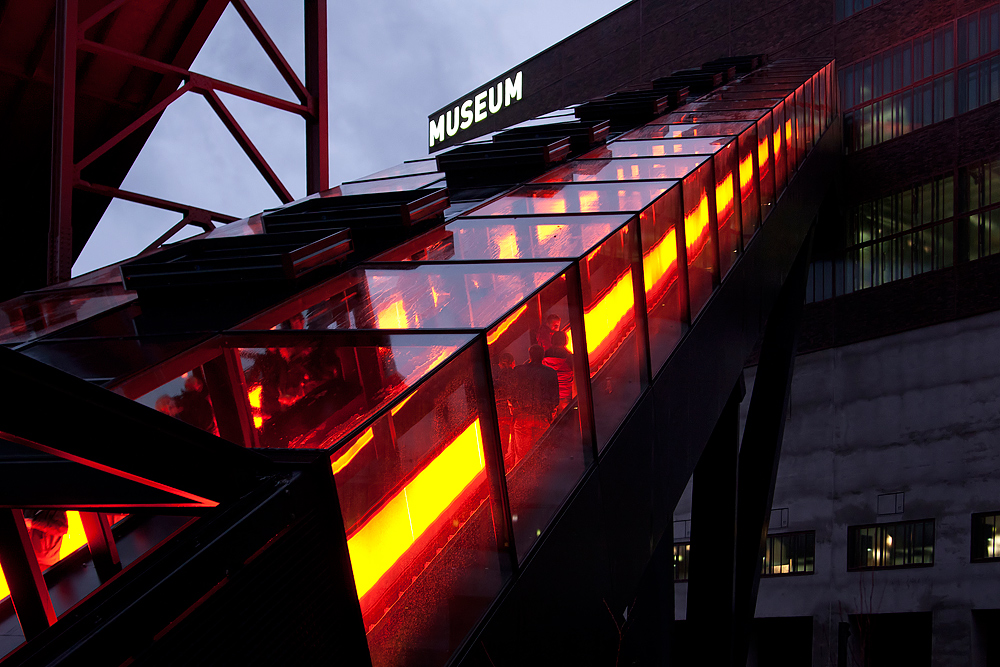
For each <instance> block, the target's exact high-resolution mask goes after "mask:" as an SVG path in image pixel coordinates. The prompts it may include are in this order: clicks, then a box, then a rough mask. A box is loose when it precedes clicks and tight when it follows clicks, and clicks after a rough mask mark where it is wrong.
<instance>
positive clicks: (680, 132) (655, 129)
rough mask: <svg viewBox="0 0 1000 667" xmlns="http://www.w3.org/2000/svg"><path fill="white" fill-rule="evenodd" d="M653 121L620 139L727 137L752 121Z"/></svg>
mask: <svg viewBox="0 0 1000 667" xmlns="http://www.w3.org/2000/svg"><path fill="white" fill-rule="evenodd" d="M656 122H658V121H653V123H650V124H649V125H646V126H645V127H640V128H638V129H636V130H632V131H631V132H629V133H628V134H626V135H623V136H622V137H620V138H619V139H620V140H621V141H628V140H642V139H681V138H683V137H725V136H731V135H734V134H740V133H741V132H743V131H744V130H746V129H747V128H748V127H750V126H751V123H747V122H741V123H671V124H669V125H656V124H654V123H656Z"/></svg>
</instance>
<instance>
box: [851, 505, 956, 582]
mask: <svg viewBox="0 0 1000 667" xmlns="http://www.w3.org/2000/svg"><path fill="white" fill-rule="evenodd" d="M927 523H930V526H931V538H930V546H931V558H930V562H929V563H906V564H902V565H878V564H876V565H854V566H852V565H851V558H852V555H853V554H854V553H855V552H856V550H857V549H856V545H857V537H858V536H859V534H860V531H861V530H864V529H867V528H875V529H876V530H880V529H881V530H885V529H886V528H888V527H891V526H907V525H910V526H914V525H917V524H927ZM936 538H937V521H936V520H935V519H934V518H933V517H929V518H924V519H911V520H908V521H882V522H879V523H866V524H860V525H855V526H848V527H847V571H848V572H868V571H873V570H902V569H908V568H916V567H934V544H935V542H936Z"/></svg>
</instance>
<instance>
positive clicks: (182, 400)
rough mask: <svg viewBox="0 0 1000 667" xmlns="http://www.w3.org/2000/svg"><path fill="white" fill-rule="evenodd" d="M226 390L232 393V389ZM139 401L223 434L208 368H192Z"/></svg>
mask: <svg viewBox="0 0 1000 667" xmlns="http://www.w3.org/2000/svg"><path fill="white" fill-rule="evenodd" d="M224 389H226V390H227V391H229V392H231V389H230V388H229V387H225V388H224ZM135 400H136V402H137V403H142V404H143V405H145V406H146V407H149V408H153V409H154V410H156V411H158V412H162V413H163V414H165V415H169V416H171V417H176V418H177V419H180V420H181V421H182V422H185V423H187V424H190V425H191V426H194V427H196V428H200V429H201V430H203V431H206V432H208V433H211V434H213V435H219V427H218V426H217V425H216V421H215V410H214V409H213V407H212V398H211V396H210V395H209V391H208V386H207V384H206V382H205V369H204V368H203V367H202V366H197V367H195V368H192V369H191V370H189V371H187V372H186V373H184V374H183V375H181V376H179V377H177V378H174V379H173V380H171V381H170V382H167V383H166V384H164V385H161V386H160V387H158V388H156V389H154V390H153V391H151V392H148V393H146V394H144V395H143V396H140V397H139V398H137V399H135ZM236 442H239V441H236ZM240 444H242V443H240Z"/></svg>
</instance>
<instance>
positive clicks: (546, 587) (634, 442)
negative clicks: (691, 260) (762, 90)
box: [455, 122, 840, 665]
mask: <svg viewBox="0 0 1000 667" xmlns="http://www.w3.org/2000/svg"><path fill="white" fill-rule="evenodd" d="M839 146H840V136H839V129H838V125H837V123H836V122H835V123H834V124H833V126H832V128H831V129H830V130H828V131H827V132H826V134H825V135H824V136H823V137H822V139H821V141H820V143H819V144H818V145H817V147H816V148H815V149H814V150H813V152H812V153H811V154H810V155H809V156H808V157H807V159H806V160H805V162H804V163H803V164H802V166H801V167H800V169H799V171H798V172H797V173H796V175H795V176H794V178H793V179H792V180H791V181H790V183H789V185H788V187H787V189H786V190H785V192H784V194H783V195H782V196H781V198H780V199H779V200H778V202H777V204H776V205H775V206H774V207H773V209H772V211H771V214H770V215H769V216H768V217H767V218H766V220H765V222H764V224H763V226H762V228H761V229H760V230H759V231H758V233H757V234H756V235H755V237H754V238H753V240H752V241H751V242H750V243H749V244H748V245H747V248H746V252H745V253H744V254H743V256H742V257H741V258H740V259H739V260H738V261H737V262H736V264H735V265H734V267H733V268H732V270H730V272H729V274H728V275H727V276H726V279H725V280H724V281H723V283H722V284H721V286H720V287H719V289H717V290H716V291H715V293H714V295H713V297H712V299H711V300H710V301H709V302H708V304H707V305H706V306H705V307H704V308H703V309H702V312H701V314H700V315H699V316H698V318H697V319H696V320H695V321H694V323H693V325H692V328H691V330H690V332H689V333H688V335H687V336H686V337H685V338H684V340H683V341H682V342H681V344H680V345H679V347H678V348H677V350H676V351H675V352H674V353H673V355H672V356H671V357H670V359H669V360H668V361H667V363H666V364H665V366H664V367H663V368H662V369H661V370H660V371H659V373H658V374H657V375H656V377H655V378H654V381H653V385H652V387H651V388H650V389H648V390H647V392H646V394H645V396H644V397H643V399H642V400H640V402H639V404H638V406H637V407H636V408H634V409H633V411H632V412H631V413H630V415H629V417H628V418H627V419H626V421H625V422H624V424H623V425H622V427H621V428H620V429H619V431H618V432H617V433H616V435H615V437H614V438H613V439H612V441H611V443H609V444H608V445H607V447H605V449H604V451H603V453H602V455H601V457H600V459H599V460H598V466H597V471H596V473H591V474H590V476H589V477H588V478H587V479H586V482H585V483H584V484H583V486H582V487H581V488H580V489H579V490H578V492H577V493H576V494H575V495H574V496H573V497H572V498H571V499H570V501H568V503H567V505H566V506H565V509H564V511H563V513H562V514H561V515H560V516H559V517H558V518H557V519H556V521H555V522H554V524H553V525H552V527H551V528H550V533H549V534H548V536H547V537H546V538H545V539H544V540H543V541H542V542H541V543H540V545H539V546H538V548H537V549H536V550H535V551H534V552H533V554H532V555H531V557H530V558H529V559H528V560H527V561H526V562H525V563H524V564H523V566H522V570H521V574H520V576H519V577H518V579H517V580H516V581H515V583H514V584H513V586H512V587H511V590H510V592H509V593H508V594H507V595H506V596H504V597H502V598H501V599H500V600H498V602H497V603H496V604H495V605H494V611H493V613H492V614H491V616H490V617H489V618H488V619H487V620H486V621H485V622H484V623H483V624H482V626H481V630H480V632H479V633H478V634H477V635H473V636H472V637H471V638H470V640H469V642H468V643H467V646H468V647H470V648H469V649H468V652H467V654H466V655H459V656H456V659H455V663H456V664H469V665H478V664H484V663H483V662H482V661H483V660H484V655H487V654H488V658H489V660H491V661H492V663H493V664H496V665H500V664H517V663H518V662H519V660H520V659H522V658H523V656H525V655H531V656H533V657H535V656H537V657H538V661H539V662H542V663H544V662H545V661H546V660H547V659H548V660H549V661H550V662H552V664H595V663H604V662H607V663H608V664H610V663H611V662H613V661H614V660H615V658H614V657H613V656H614V655H616V654H617V653H618V650H619V646H620V647H621V651H622V653H621V656H620V657H625V658H627V659H633V660H637V661H639V664H648V663H651V662H653V661H654V660H657V661H661V662H662V661H664V660H665V657H664V656H665V655H666V653H667V652H668V650H669V645H668V643H669V639H668V633H669V630H668V629H666V628H667V625H668V622H669V621H672V619H673V593H672V591H673V585H672V540H670V539H669V537H668V536H669V534H668V533H667V534H665V533H666V530H667V528H668V526H669V525H670V520H671V513H672V511H673V508H674V506H675V505H676V503H677V500H678V498H679V497H680V495H681V493H682V492H683V490H684V487H685V486H686V484H687V481H688V479H690V477H691V475H692V473H693V472H694V468H695V465H696V464H697V462H698V460H699V459H700V458H701V454H702V451H703V449H704V447H705V445H706V443H707V442H708V441H709V438H710V436H711V434H712V432H713V431H714V429H715V426H716V424H717V422H718V420H719V417H720V415H721V414H722V412H723V409H724V407H725V405H726V403H727V401H728V400H729V398H730V395H731V392H732V388H733V386H734V384H735V383H736V381H737V378H738V377H739V375H740V373H742V371H743V367H744V364H745V362H746V360H747V359H748V358H749V357H750V355H751V354H752V352H753V350H754V346H755V344H756V342H757V341H758V339H759V338H760V336H761V334H762V332H763V330H764V325H765V322H766V321H767V318H768V316H769V315H770V313H771V310H772V308H773V307H774V305H775V302H776V299H777V297H778V294H779V292H780V290H781V288H782V285H783V284H784V282H785V279H786V277H787V275H788V272H789V271H790V269H791V267H792V264H793V262H794V260H795V258H796V256H797V254H798V252H799V250H800V249H801V248H802V246H803V243H804V241H805V239H806V236H807V234H808V232H809V230H810V228H811V226H812V224H811V221H813V220H814V219H815V217H816V215H817V213H818V211H819V208H820V205H821V203H822V201H823V197H824V193H825V192H826V190H827V189H828V188H829V187H830V186H831V185H832V181H833V177H834V174H835V173H836V167H837V163H838V160H839ZM650 409H651V410H652V414H653V420H652V421H650V420H649V412H648V410H650ZM645 443H652V452H651V453H652V456H651V461H650V462H649V464H648V470H647V471H645V472H644V473H641V474H640V473H637V472H636V470H635V467H634V466H635V465H636V461H637V459H638V458H642V456H643V455H641V454H636V455H635V456H633V454H632V452H631V451H630V450H631V449H633V448H637V449H639V450H640V451H645V447H646V444H645ZM595 477H596V478H598V479H600V480H601V481H600V483H601V485H602V487H604V488H606V489H607V493H606V494H605V493H597V492H595V491H594V490H593V489H592V487H593V484H594V479H595ZM629 480H631V481H632V482H633V483H634V484H635V485H636V486H637V487H638V486H639V485H640V484H641V483H642V480H649V482H648V483H649V485H650V488H649V494H648V495H647V494H646V493H645V492H644V491H643V490H641V489H638V488H636V489H631V490H630V492H629V493H630V494H632V497H633V498H634V500H633V502H634V503H635V506H632V507H628V508H625V509H623V508H622V506H621V505H619V504H614V505H613V504H611V501H610V497H611V496H612V493H613V492H615V493H621V488H620V487H621V484H624V483H627V482H628V481H629ZM616 487H617V488H616ZM647 498H648V500H647ZM645 514H648V515H649V516H650V517H651V522H652V526H651V530H650V550H648V551H647V550H640V549H637V548H636V547H635V546H634V545H632V546H628V545H615V546H614V547H610V546H609V545H611V543H612V541H613V540H615V539H616V537H617V535H616V533H615V531H614V529H612V528H610V527H609V526H611V525H613V524H614V522H616V521H617V522H627V521H633V520H634V521H636V523H638V522H640V521H642V519H638V518H635V515H639V516H642V515H645ZM629 515H632V516H629ZM595 531H596V533H597V534H595ZM664 537H667V539H664ZM630 544H631V543H630ZM624 559H633V560H632V562H630V563H625V562H624ZM636 571H641V572H642V577H641V579H639V580H638V584H636V585H634V586H633V587H632V588H631V589H630V590H625V588H624V586H623V585H622V584H623V583H625V582H632V581H635V580H636V577H635V574H634V573H635V572H636ZM618 575H620V576H618ZM568 579H572V586H570V585H569V582H568V581H567V580H568ZM619 587H621V588H619ZM621 599H630V600H631V602H630V606H629V614H628V620H627V621H625V620H624V611H625V610H624V609H614V608H612V607H611V606H610V605H611V603H612V602H615V603H617V604H620V602H618V601H619V600H621ZM605 605H606V606H605ZM603 623H606V625H603ZM619 628H620V629H621V631H622V633H623V634H622V637H621V642H620V643H619V635H618V632H619ZM609 632H610V633H614V635H613V636H612V637H611V638H609V635H608V634H605V633H609ZM471 647H476V648H475V649H474V650H473V649H472V648H471ZM555 651H558V653H554V652H555ZM606 655H610V656H612V657H605V656H606ZM466 656H467V659H468V662H467V663H466V662H465V660H466ZM486 664H488V663H486ZM619 664H621V663H619Z"/></svg>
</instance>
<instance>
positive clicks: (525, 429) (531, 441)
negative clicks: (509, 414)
mask: <svg viewBox="0 0 1000 667" xmlns="http://www.w3.org/2000/svg"><path fill="white" fill-rule="evenodd" d="M528 357H529V359H528V363H526V364H522V365H520V366H518V367H517V368H515V369H514V401H513V403H514V428H513V431H514V456H515V463H516V462H517V461H520V460H521V459H523V458H524V457H525V456H527V454H528V452H530V451H531V448H532V447H534V446H535V443H536V442H538V439H539V438H541V437H542V435H543V434H544V433H545V430H546V429H547V428H548V427H549V424H551V423H552V416H553V414H554V413H555V410H556V408H557V407H558V405H559V376H558V375H557V374H556V372H555V371H554V370H552V369H551V368H549V367H548V366H546V365H545V364H544V363H542V360H543V359H544V358H545V351H544V350H543V349H542V346H541V345H532V346H531V347H530V348H528Z"/></svg>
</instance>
